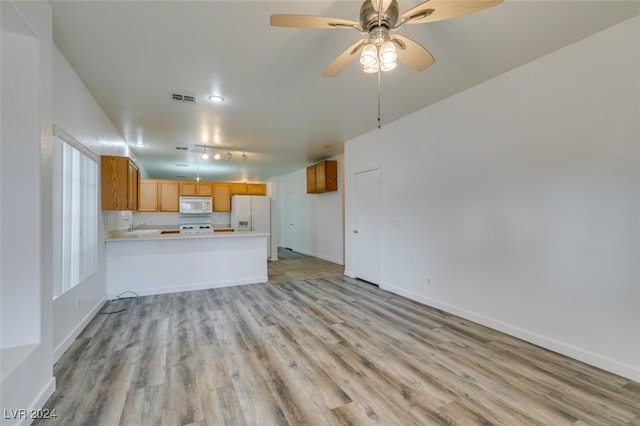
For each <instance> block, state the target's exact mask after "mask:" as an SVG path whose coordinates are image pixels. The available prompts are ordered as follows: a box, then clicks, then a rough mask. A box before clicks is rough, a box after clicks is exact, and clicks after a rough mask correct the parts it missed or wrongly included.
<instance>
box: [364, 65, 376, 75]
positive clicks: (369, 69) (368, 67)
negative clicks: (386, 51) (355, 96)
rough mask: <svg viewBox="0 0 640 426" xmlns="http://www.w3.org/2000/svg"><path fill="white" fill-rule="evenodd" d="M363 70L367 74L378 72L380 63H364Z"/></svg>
mask: <svg viewBox="0 0 640 426" xmlns="http://www.w3.org/2000/svg"><path fill="white" fill-rule="evenodd" d="M362 72H364V73H367V74H374V73H377V72H378V65H363V66H362Z"/></svg>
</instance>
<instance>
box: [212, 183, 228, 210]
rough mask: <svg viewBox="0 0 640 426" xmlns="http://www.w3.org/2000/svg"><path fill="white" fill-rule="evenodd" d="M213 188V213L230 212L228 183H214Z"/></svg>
mask: <svg viewBox="0 0 640 426" xmlns="http://www.w3.org/2000/svg"><path fill="white" fill-rule="evenodd" d="M211 186H212V188H213V211H214V212H230V211H231V188H230V186H229V184H228V183H214V184H212V185H211Z"/></svg>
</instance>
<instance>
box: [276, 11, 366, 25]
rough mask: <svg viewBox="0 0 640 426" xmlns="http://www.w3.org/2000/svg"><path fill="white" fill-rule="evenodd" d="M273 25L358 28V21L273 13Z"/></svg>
mask: <svg viewBox="0 0 640 426" xmlns="http://www.w3.org/2000/svg"><path fill="white" fill-rule="evenodd" d="M270 22H271V25H272V26H274V27H287V28H319V29H330V28H355V29H358V23H357V22H355V21H348V20H346V19H340V18H327V17H325V16H309V15H286V14H284V15H271V20H270Z"/></svg>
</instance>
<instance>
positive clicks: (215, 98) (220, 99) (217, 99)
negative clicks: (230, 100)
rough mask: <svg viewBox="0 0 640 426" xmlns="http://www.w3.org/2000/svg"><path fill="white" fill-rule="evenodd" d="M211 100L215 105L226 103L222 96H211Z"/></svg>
mask: <svg viewBox="0 0 640 426" xmlns="http://www.w3.org/2000/svg"><path fill="white" fill-rule="evenodd" d="M209 100H210V101H211V102H213V103H214V104H219V103H222V102H224V98H223V97H222V96H220V95H211V96H209Z"/></svg>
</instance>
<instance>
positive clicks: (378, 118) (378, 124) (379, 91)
mask: <svg viewBox="0 0 640 426" xmlns="http://www.w3.org/2000/svg"><path fill="white" fill-rule="evenodd" d="M380 127H382V126H381V125H380V70H378V130H380Z"/></svg>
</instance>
